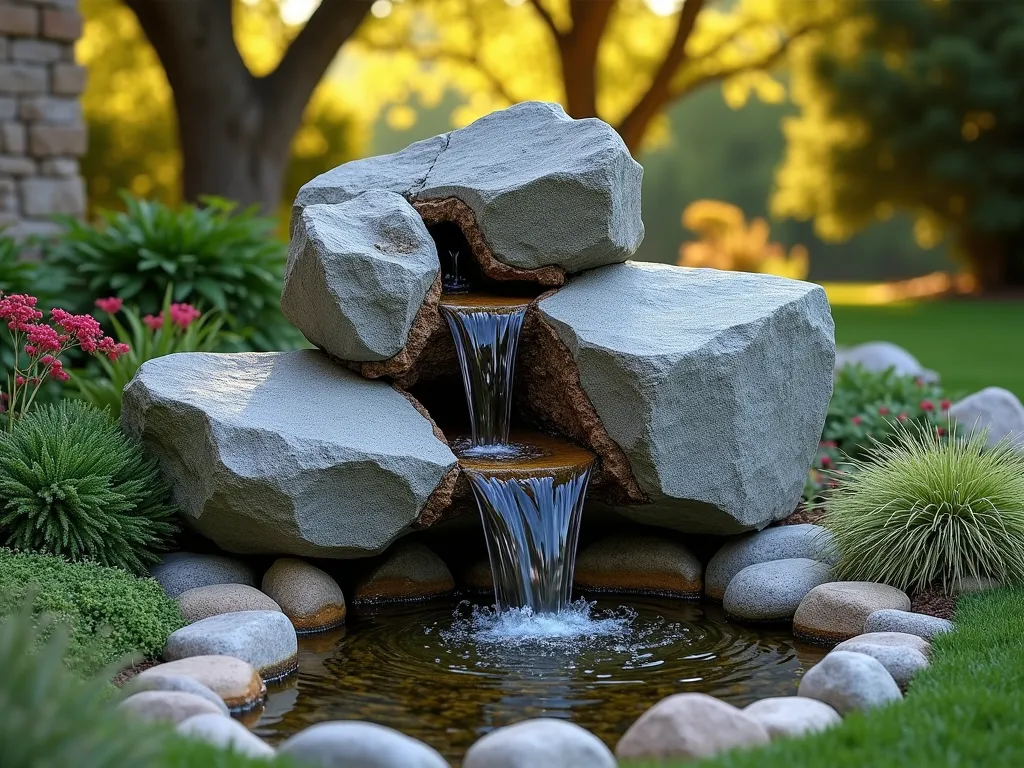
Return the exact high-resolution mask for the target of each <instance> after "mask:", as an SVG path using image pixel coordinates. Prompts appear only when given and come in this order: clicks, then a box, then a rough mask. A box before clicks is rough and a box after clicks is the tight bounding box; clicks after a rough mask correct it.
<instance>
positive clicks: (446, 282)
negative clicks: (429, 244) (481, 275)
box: [441, 251, 472, 293]
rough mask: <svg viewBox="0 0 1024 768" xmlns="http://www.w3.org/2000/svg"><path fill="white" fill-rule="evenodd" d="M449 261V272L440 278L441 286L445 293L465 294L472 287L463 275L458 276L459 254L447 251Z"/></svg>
mask: <svg viewBox="0 0 1024 768" xmlns="http://www.w3.org/2000/svg"><path fill="white" fill-rule="evenodd" d="M448 258H449V259H450V260H451V271H450V272H445V273H444V275H443V276H442V277H441V286H442V288H443V289H444V292H445V293H465V292H466V291H468V290H469V289H470V288H471V287H472V285H471V284H470V282H469V279H468V278H467V277H466V276H465V275H460V274H459V252H458V251H448Z"/></svg>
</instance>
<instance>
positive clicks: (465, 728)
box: [254, 596, 825, 765]
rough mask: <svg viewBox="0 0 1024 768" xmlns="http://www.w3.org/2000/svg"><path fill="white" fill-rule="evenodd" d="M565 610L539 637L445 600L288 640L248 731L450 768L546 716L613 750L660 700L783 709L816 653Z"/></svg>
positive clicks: (636, 612)
mask: <svg viewBox="0 0 1024 768" xmlns="http://www.w3.org/2000/svg"><path fill="white" fill-rule="evenodd" d="M573 609H574V610H573V613H572V614H571V615H570V618H569V619H568V620H566V621H562V622H550V623H544V622H542V621H541V620H540V619H538V618H534V619H531V620H524V619H523V617H521V616H516V615H512V616H509V614H502V615H501V616H500V617H497V616H495V615H493V614H491V613H489V612H487V611H483V612H481V611H480V610H479V609H475V608H474V607H473V606H471V605H470V604H469V603H468V602H465V601H464V602H462V603H458V602H457V601H456V600H454V599H453V600H449V601H432V602H430V603H426V604H393V605H387V606H378V607H372V608H362V609H357V610H354V611H353V612H352V613H351V614H350V616H349V622H348V625H347V627H346V628H345V629H342V630H338V631H335V632H332V633H328V634H324V635H318V636H311V637H305V638H300V640H299V672H298V675H297V676H293V677H292V678H291V679H290V680H288V681H286V682H285V683H284V684H283V685H279V686H275V687H273V688H272V689H271V691H270V695H269V698H268V702H267V706H266V708H265V709H264V711H263V712H262V714H261V715H259V720H258V722H257V723H256V725H255V728H254V730H255V732H256V733H257V734H259V735H260V736H262V737H264V738H265V739H267V740H268V741H270V742H271V743H273V744H277V743H279V742H281V741H282V740H283V739H285V738H287V737H288V736H290V735H291V734H293V733H296V732H297V731H299V730H301V729H302V728H305V727H307V726H309V725H312V724H314V723H318V722H322V721H325V720H342V719H360V720H370V721H373V722H377V723H380V724H382V725H387V726H390V727H392V728H396V729H398V730H400V731H402V732H403V733H405V734H407V735H409V736H412V737H415V738H417V739H421V740H422V741H424V742H426V743H427V744H430V745H431V746H432V747H434V748H435V749H437V750H438V751H439V752H441V754H443V755H444V756H445V757H446V758H447V759H448V760H450V761H451V762H452V764H453V765H458V762H459V761H460V760H461V758H462V756H463V755H464V754H465V751H466V750H467V749H468V748H469V746H470V745H471V744H472V743H473V742H474V741H476V739H477V738H479V737H480V736H481V735H483V734H484V733H486V732H488V731H490V730H492V729H494V728H497V727H500V726H503V725H509V724H511V723H514V722H517V721H520V720H524V719H527V718H531V717H539V716H547V717H560V718H565V719H568V720H571V721H572V722H575V723H577V724H578V725H580V726H582V727H584V728H586V729H588V730H589V731H591V732H592V733H594V734H596V735H597V736H598V737H600V738H601V739H602V740H604V741H605V742H606V743H607V744H608V745H609V746H611V747H614V745H615V742H616V741H617V740H618V738H619V737H620V736H621V735H622V733H623V732H624V731H625V730H626V728H628V727H629V725H630V724H631V723H632V722H633V721H634V720H636V718H637V717H638V716H639V715H640V714H642V713H643V712H644V711H645V710H646V709H647V708H648V707H650V706H651V705H652V704H654V703H655V702H657V701H658V700H660V699H661V698H663V697H665V696H668V695H671V694H673V693H682V692H701V693H707V694H709V695H712V696H716V697H718V698H721V699H723V700H725V701H727V702H730V703H732V704H735V705H736V706H744V705H746V704H749V703H751V702H753V701H755V700H757V699H762V698H766V697H769V696H786V695H793V694H795V693H796V688H797V685H798V683H799V679H800V675H801V674H802V672H803V670H804V669H807V668H809V667H810V666H812V665H813V664H814V663H816V662H817V661H819V660H820V659H821V658H822V657H823V655H824V653H825V652H824V651H823V650H822V649H819V648H816V647H814V646H809V645H806V644H804V643H801V642H799V641H796V640H795V639H794V638H793V636H792V634H791V633H790V632H788V631H787V630H785V629H780V628H770V629H752V628H750V627H746V626H743V625H740V624H738V623H736V622H733V621H731V620H729V619H727V618H726V616H725V614H724V612H723V611H722V609H721V607H720V606H717V605H711V604H705V603H701V604H696V603H689V602H684V601H680V600H672V599H668V598H650V597H639V596H628V597H621V596H620V597H618V598H611V599H600V600H598V601H597V602H596V603H591V604H587V603H585V602H583V601H577V602H576V603H574V604H573Z"/></svg>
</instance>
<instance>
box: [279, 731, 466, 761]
mask: <svg viewBox="0 0 1024 768" xmlns="http://www.w3.org/2000/svg"><path fill="white" fill-rule="evenodd" d="M277 751H278V754H281V755H287V756H288V757H291V758H293V759H294V760H295V761H296V762H297V763H301V764H302V765H305V766H309V768H348V767H349V766H351V768H356V767H357V766H363V767H364V768H449V765H448V761H447V760H445V759H444V758H443V757H441V755H440V754H439V753H438V752H437V751H436V750H434V749H433V748H431V747H428V746H427V745H426V744H424V743H423V742H422V741H418V740H416V739H414V738H412V737H411V736H406V735H405V734H404V733H401V732H399V731H396V730H394V729H393V728H387V727H385V726H383V725H377V724H376V723H365V722H361V721H357V720H339V721H334V722H326V723H317V724H316V725H311V726H310V727H309V728H305V729H303V730H301V731H299V732H298V733H296V734H295V735H294V736H292V737H290V738H288V739H286V740H285V741H284V742H283V743H282V744H281V745H280V747H278V750H277Z"/></svg>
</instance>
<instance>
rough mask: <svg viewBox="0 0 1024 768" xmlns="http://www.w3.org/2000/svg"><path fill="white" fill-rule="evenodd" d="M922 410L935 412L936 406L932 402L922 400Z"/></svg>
mask: <svg viewBox="0 0 1024 768" xmlns="http://www.w3.org/2000/svg"><path fill="white" fill-rule="evenodd" d="M921 410H922V411H934V410H935V404H934V403H933V402H932V401H931V400H922V401H921Z"/></svg>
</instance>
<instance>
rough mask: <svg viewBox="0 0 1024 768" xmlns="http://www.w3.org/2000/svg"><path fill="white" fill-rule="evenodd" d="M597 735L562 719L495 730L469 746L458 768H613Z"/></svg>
mask: <svg viewBox="0 0 1024 768" xmlns="http://www.w3.org/2000/svg"><path fill="white" fill-rule="evenodd" d="M616 765H617V763H616V762H615V756H614V755H613V754H612V753H611V750H610V749H608V747H606V746H605V745H604V742H602V741H601V740H600V739H599V738H597V736H595V735H594V734H592V733H590V732H589V731H587V730H585V729H584V728H581V727H580V726H578V725H576V724H575V723H570V722H568V721H566V720H556V719H554V718H550V717H541V718H537V719H535V720H525V721H523V722H521V723H516V724H515V725H509V726H506V727H504V728H498V729H497V730H495V731H491V732H490V733H488V734H487V735H486V736H483V737H482V738H481V739H480V740H479V741H477V742H476V743H475V744H473V746H472V747H470V748H469V751H468V752H467V753H466V758H465V760H463V761H462V768H539V767H540V766H544V768H616Z"/></svg>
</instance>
